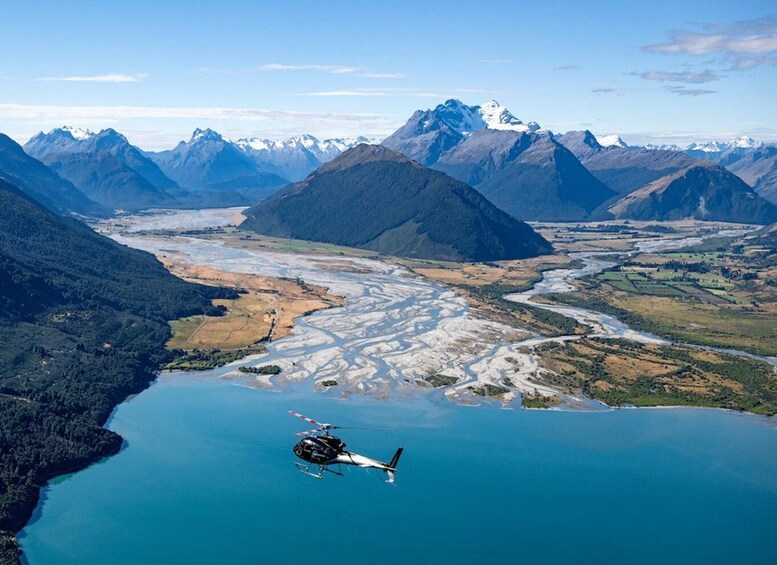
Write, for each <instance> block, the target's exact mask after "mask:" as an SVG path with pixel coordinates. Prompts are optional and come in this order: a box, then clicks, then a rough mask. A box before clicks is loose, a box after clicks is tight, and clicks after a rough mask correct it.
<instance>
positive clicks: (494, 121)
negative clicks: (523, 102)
mask: <svg viewBox="0 0 777 565" xmlns="http://www.w3.org/2000/svg"><path fill="white" fill-rule="evenodd" d="M435 119H439V120H442V121H444V122H445V123H446V124H448V126H450V127H451V128H453V129H454V130H456V131H457V132H458V133H460V134H461V135H463V136H464V137H467V136H469V135H470V134H471V133H472V132H474V131H477V130H479V129H482V128H488V129H494V130H511V131H520V132H532V133H533V132H536V131H539V130H540V126H539V124H537V123H536V122H529V123H528V124H525V123H523V122H522V121H521V120H519V119H518V118H516V117H515V116H514V115H513V114H512V113H510V111H509V110H508V109H507V108H505V107H504V106H502V105H501V104H499V102H497V101H496V100H489V101H488V102H485V103H484V104H481V105H480V106H467V105H466V104H464V103H463V102H462V101H461V100H456V99H454V98H452V99H450V100H446V101H445V103H443V104H440V105H438V106H437V107H436V108H435V109H434V110H433V111H431V112H430V113H429V116H428V118H427V120H426V122H425V123H424V124H423V127H424V129H426V128H428V127H431V126H432V123H433V122H434V120H435Z"/></svg>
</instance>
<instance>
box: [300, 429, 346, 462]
mask: <svg viewBox="0 0 777 565" xmlns="http://www.w3.org/2000/svg"><path fill="white" fill-rule="evenodd" d="M345 452H346V451H345V443H343V442H342V440H340V438H336V437H334V436H330V435H323V436H314V435H310V436H305V437H304V438H302V440H300V441H299V443H297V445H295V446H294V455H296V456H297V457H299V458H300V459H302V460H303V461H308V462H310V463H316V464H318V465H326V464H328V463H335V462H337V457H338V456H339V455H342V454H344V453H345Z"/></svg>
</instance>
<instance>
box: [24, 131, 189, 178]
mask: <svg viewBox="0 0 777 565" xmlns="http://www.w3.org/2000/svg"><path fill="white" fill-rule="evenodd" d="M24 150H25V151H26V152H27V153H28V154H30V155H32V156H33V157H36V158H38V159H44V158H46V157H47V156H48V155H57V154H63V153H95V152H97V151H106V152H108V153H110V154H111V155H113V156H114V157H116V158H117V159H119V160H120V161H121V162H122V163H124V164H125V165H126V166H127V167H129V168H130V169H132V170H133V171H135V172H136V173H138V174H139V175H140V176H142V177H143V178H144V179H146V181H148V182H149V183H151V184H152V185H154V186H155V187H157V188H161V189H163V190H176V189H178V188H179V187H178V185H177V184H176V183H175V182H174V181H173V180H171V179H169V178H168V177H167V176H165V174H164V173H163V172H162V170H161V169H160V168H159V167H158V166H157V164H156V163H154V162H153V161H152V160H151V159H149V158H148V157H146V156H145V155H144V154H143V152H142V151H141V150H139V149H138V148H137V147H134V146H133V145H131V144H130V142H129V141H127V138H126V137H124V136H123V135H122V134H120V133H119V132H117V131H116V130H114V129H112V128H107V129H104V130H102V131H100V132H99V133H93V132H91V131H89V130H78V129H74V128H68V127H64V128H58V129H54V130H51V131H50V132H49V133H43V132H41V133H39V134H37V135H35V136H34V137H33V138H32V139H30V140H29V141H28V142H27V143H26V144H25V146H24ZM51 160H52V159H51V158H50V159H49V161H51Z"/></svg>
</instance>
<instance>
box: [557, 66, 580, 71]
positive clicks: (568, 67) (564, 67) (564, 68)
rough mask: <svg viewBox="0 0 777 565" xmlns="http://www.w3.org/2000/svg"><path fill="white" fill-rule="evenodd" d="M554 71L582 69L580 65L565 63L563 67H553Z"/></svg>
mask: <svg viewBox="0 0 777 565" xmlns="http://www.w3.org/2000/svg"><path fill="white" fill-rule="evenodd" d="M553 70H554V71H579V70H581V67H580V65H564V66H563V67H556V68H555V69H553Z"/></svg>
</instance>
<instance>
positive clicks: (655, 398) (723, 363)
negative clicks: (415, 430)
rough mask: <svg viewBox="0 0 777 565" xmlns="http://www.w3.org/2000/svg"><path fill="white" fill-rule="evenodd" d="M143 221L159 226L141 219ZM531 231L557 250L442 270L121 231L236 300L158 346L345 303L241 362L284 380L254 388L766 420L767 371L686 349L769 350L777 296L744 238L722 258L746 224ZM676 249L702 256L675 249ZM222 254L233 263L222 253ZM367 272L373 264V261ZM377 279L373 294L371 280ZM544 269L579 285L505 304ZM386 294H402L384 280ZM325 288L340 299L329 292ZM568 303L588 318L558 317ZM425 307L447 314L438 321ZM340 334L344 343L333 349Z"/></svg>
mask: <svg viewBox="0 0 777 565" xmlns="http://www.w3.org/2000/svg"><path fill="white" fill-rule="evenodd" d="M151 226H153V228H155V229H157V230H158V229H159V228H160V224H159V222H158V221H157V220H156V219H154V223H153V224H151ZM151 226H149V227H151ZM141 227H142V225H141ZM162 227H163V226H162ZM535 228H536V229H538V230H539V231H541V233H543V235H544V236H545V237H546V238H547V239H549V240H550V241H552V242H553V244H554V246H555V247H556V249H557V250H559V251H560V252H559V253H557V254H556V255H553V256H549V257H539V258H535V259H529V260H523V261H506V262H499V263H478V264H457V263H445V262H436V261H417V260H416V261H414V260H407V259H396V258H385V257H377V256H375V255H374V254H372V253H369V252H365V251H361V250H353V249H349V248H341V247H336V246H331V245H324V244H317V243H311V242H301V241H292V240H280V239H275V238H265V237H257V236H252V234H245V233H243V232H240V231H238V230H235V229H234V228H229V227H226V228H217V229H213V228H210V229H202V227H197V226H188V228H187V229H185V230H183V231H181V230H178V231H176V230H174V229H165V230H163V231H162V232H160V231H153V232H143V230H142V229H140V230H138V229H137V228H136V229H133V231H135V232H137V235H139V236H140V237H138V238H137V239H136V238H135V237H133V238H129V239H135V240H136V242H139V241H140V240H145V241H146V245H147V244H148V243H147V242H148V241H149V240H148V238H150V237H153V238H154V239H155V240H156V243H154V244H153V246H152V247H151V248H149V250H152V251H155V252H156V253H157V255H158V256H160V258H162V259H163V260H164V261H165V262H166V263H167V264H168V265H169V266H170V267H171V268H172V270H173V272H176V274H181V275H182V276H184V277H185V278H189V279H191V280H197V281H199V282H208V280H210V282H211V284H215V283H216V282H221V283H224V282H227V283H228V284H230V285H233V286H241V287H244V288H247V289H249V290H250V292H251V294H250V295H249V296H242V297H241V298H240V299H238V300H237V301H234V303H233V304H231V306H232V311H233V312H232V315H230V314H228V315H227V317H225V319H222V320H219V319H213V320H210V321H206V322H205V323H203V322H202V321H201V320H185V321H181V322H179V323H177V324H176V336H175V337H174V340H173V342H171V344H170V345H171V346H173V347H182V346H186V347H188V348H191V347H219V346H221V347H225V346H226V345H227V344H230V343H231V346H233V347H246V346H250V345H251V343H249V342H252V340H253V342H252V343H254V344H255V343H256V341H257V340H258V339H257V338H259V339H261V338H262V337H263V336H267V335H268V332H269V328H270V327H271V326H272V321H271V320H272V315H271V312H272V310H273V307H272V306H270V302H263V300H265V299H266V298H268V296H269V298H270V299H271V300H272V299H275V300H278V299H279V297H283V296H285V297H287V298H288V300H287V301H286V304H287V305H286V306H285V307H284V308H285V310H284V309H283V308H281V310H282V311H285V313H286V317H285V318H283V316H281V317H279V318H277V322H276V324H277V328H279V329H280V331H282V329H283V328H285V329H286V332H288V331H289V329H290V327H291V324H290V323H287V321H289V320H291V319H293V318H294V316H296V315H299V314H302V313H305V312H307V311H310V310H315V309H317V308H318V307H325V306H328V305H333V304H336V303H337V302H336V299H334V297H333V296H331V295H327V294H326V293H325V291H324V290H323V288H317V287H316V285H319V286H321V287H329V288H330V289H332V288H334V290H330V292H333V293H335V294H342V295H343V296H345V300H346V304H349V305H350V306H348V307H346V308H345V309H344V314H345V315H341V314H335V315H332V316H328V317H324V318H321V317H320V316H313V317H309V318H305V323H304V324H303V327H301V328H300V331H299V332H296V333H295V334H294V335H293V336H292V337H290V338H287V339H291V341H289V342H288V343H287V340H283V341H282V342H281V345H280V346H279V347H278V348H277V350H275V351H271V352H270V353H269V354H262V353H264V351H263V350H262V351H248V352H249V353H260V355H259V356H258V358H257V359H256V360H255V361H252V363H253V364H254V365H256V364H266V363H270V362H271V363H274V364H277V365H279V366H280V367H281V368H282V369H283V372H282V374H281V375H278V376H268V375H261V376H258V377H257V383H259V384H261V385H262V386H271V387H275V386H282V384H283V383H285V382H292V381H296V380H299V379H303V378H308V377H312V378H313V380H314V382H315V383H316V385H315V386H316V389H317V390H321V391H327V392H328V393H329V394H337V395H341V396H348V395H350V394H353V393H358V394H369V395H373V396H378V397H383V396H387V395H391V394H397V393H399V394H407V393H411V394H412V393H414V392H423V391H424V390H433V389H439V390H440V391H441V392H443V394H444V395H445V397H447V398H449V399H451V400H455V401H458V402H464V403H482V402H484V401H493V402H496V403H504V404H509V403H512V402H513V401H517V400H516V399H518V398H522V400H523V405H524V407H533V408H549V407H559V406H560V407H563V408H575V407H576V408H595V407H596V405H595V404H591V403H590V402H586V401H585V398H586V397H589V398H593V399H597V400H600V401H602V402H604V403H606V404H608V405H611V406H612V405H615V406H624V405H637V406H655V405H698V406H715V407H724V408H732V409H744V410H748V411H754V412H758V413H764V414H772V413H774V412H775V411H777V377H775V373H774V368H773V367H772V366H770V365H769V363H768V362H767V361H768V360H765V359H764V360H762V359H756V358H753V357H747V356H742V355H738V354H732V353H731V352H725V351H707V352H700V351H699V350H698V349H697V348H696V346H720V347H724V348H726V347H733V348H735V349H742V350H744V351H749V352H751V353H753V354H754V355H758V354H760V355H771V354H772V350H771V349H770V347H773V345H774V343H777V341H776V340H775V339H774V336H772V333H770V332H773V331H774V330H773V328H774V327H777V316H776V315H775V303H777V301H775V299H774V294H773V292H772V291H773V287H771V286H770V285H769V284H768V281H769V280H772V275H773V266H770V263H769V261H768V260H767V259H766V258H765V257H763V256H762V252H763V249H761V248H759V247H758V246H757V245H756V243H754V242H751V243H750V244H748V243H745V244H744V246H745V247H744V248H741V247H737V248H735V249H732V248H731V247H730V245H731V244H732V242H734V241H736V242H739V241H745V242H747V241H750V240H748V239H744V240H742V235H743V234H744V233H747V232H746V231H744V230H746V229H750V228H748V227H747V226H736V225H731V224H717V223H703V222H660V223H659V222H647V223H646V222H641V223H638V222H634V223H625V224H624V223H618V222H604V223H595V224H538V225H535ZM727 230H728V231H730V230H739V231H735V232H731V237H730V238H727V239H720V238H712V237H710V236H712V235H715V234H719V233H721V232H723V233H724V234H725V233H728V231H727ZM182 236H183V237H185V238H189V240H190V241H203V244H205V242H208V245H211V248H209V251H208V252H207V253H201V252H194V253H190V254H189V255H188V256H187V251H186V248H185V246H181V245H180V241H181V240H180V239H179V238H181V237H182ZM160 237H162V238H163V239H162V240H160V239H159V238H160ZM128 242H129V241H128ZM680 242H681V243H680ZM214 244H215V245H217V246H224V247H225V248H227V249H232V250H233V251H230V252H228V253H226V255H229V256H230V259H229V260H221V259H220V260H215V261H214V260H213V257H212V246H213V245H214ZM688 245H695V246H702V247H700V248H698V249H695V250H694V249H691V250H690V251H689V250H688V249H685V248H684V249H682V250H678V249H674V247H678V246H682V247H687V246H688ZM718 248H720V249H718ZM705 249H706V251H705ZM743 249H745V251H746V252H745V253H744V254H743V253H742V250H743ZM238 250H239V251H240V253H244V254H245V255H240V258H239V259H237V258H235V257H232V254H233V253H237V252H238ZM759 253H761V254H759ZM597 255H601V257H602V260H594V262H596V263H597V264H596V268H595V269H593V270H592V269H591V259H584V258H585V257H594V258H595V257H596V256H597ZM198 257H199V258H198ZM289 257H297V258H296V259H289ZM743 257H744V259H743ZM258 258H261V260H260V261H259V260H258ZM375 259H380V262H379V263H376V261H375ZM603 260H606V261H605V262H603ZM252 262H259V263H262V264H261V265H259V266H257V265H256V264H250V263H252ZM274 262H277V264H273V263H274ZM381 263H382V264H384V265H387V267H385V268H381V267H379V266H377V265H380V264H381ZM600 263H601V264H600ZM605 263H606V264H605ZM392 265H396V266H398V267H401V270H405V269H408V270H410V271H412V272H414V273H415V274H416V275H419V276H421V277H422V278H423V279H426V280H429V281H433V282H434V283H437V284H442V285H444V286H445V287H448V288H450V289H451V290H453V291H454V292H455V293H456V295H458V296H459V297H460V298H459V299H452V298H449V297H446V296H445V295H440V294H439V293H438V291H435V290H434V289H433V288H427V287H426V286H422V287H419V289H417V293H418V296H417V297H412V298H411V297H408V296H407V290H406V289H402V290H399V288H393V287H392V284H393V282H394V281H391V280H390V279H391V277H393V276H394V275H393V274H392V273H397V275H399V273H400V272H401V271H396V270H395V269H396V267H392ZM381 270H382V271H383V272H382V273H381V275H380V276H379V278H380V281H379V282H377V281H376V280H373V279H375V277H376V271H381ZM292 273H294V276H295V277H296V276H297V275H299V277H300V278H299V279H297V280H295V281H292V280H286V281H284V283H283V284H284V288H282V289H280V288H276V287H273V285H274V284H278V283H277V282H272V281H278V279H277V278H272V277H268V276H267V275H273V276H275V277H277V275H279V274H282V275H283V276H285V277H287V279H288V277H289V275H291V274H292ZM327 273H329V275H327ZM546 273H550V274H551V275H552V277H551V278H553V277H554V276H558V275H559V274H561V275H562V279H563V280H565V281H567V280H569V281H573V280H574V279H577V277H578V276H582V277H583V278H581V279H580V280H574V282H572V286H569V288H564V289H563V290H562V291H561V292H551V291H552V290H553V289H547V291H546V292H543V293H542V294H541V295H539V296H532V297H531V298H530V299H527V300H520V301H516V300H513V299H511V296H510V295H511V294H512V295H513V296H516V294H515V293H522V292H525V291H527V290H528V289H531V288H533V287H535V285H537V283H538V282H540V281H542V284H544V283H545V281H544V280H543V276H544V275H545V274H546ZM747 273H754V275H753V274H749V275H748V274H747ZM569 274H572V276H570V277H568V278H565V277H566V276H567V275H569ZM386 275H389V276H388V277H386ZM584 275H587V276H584ZM303 281H304V282H303ZM387 281H390V282H387ZM397 281H398V282H400V283H401V284H405V282H406V281H404V280H402V279H401V276H400V279H397ZM376 284H377V285H378V286H374V285H376ZM542 284H540V286H542ZM564 284H565V285H566V284H568V283H566V282H565V283H564ZM338 285H345V287H347V289H348V290H347V291H345V292H341V291H337V289H336V287H337V286H338ZM353 285H357V286H358V288H355V287H353ZM400 286H401V285H400ZM378 287H380V289H381V290H380V291H379V292H378V293H377V294H376V293H375V290H376V289H377V288H378ZM389 288H391V290H389ZM370 289H372V290H370ZM421 289H423V290H421ZM569 291H572V292H569ZM267 292H269V293H270V294H269V295H268V294H267ZM354 292H355V293H356V294H354ZM424 292H429V293H430V294H429V297H430V298H431V299H432V300H431V301H429V302H428V303H427V302H424V301H423V294H424ZM363 293H366V294H363ZM392 294H395V296H393V297H391V298H389V295H392ZM378 295H381V296H383V295H385V296H386V302H385V304H384V303H382V302H381V303H380V305H376V306H374V307H373V308H372V309H370V308H369V307H366V308H365V307H364V306H365V305H366V302H370V301H374V300H375V299H376V297H377V296H378ZM400 295H401V296H400ZM262 296H264V298H262ZM281 299H282V298H281ZM461 299H463V300H464V301H466V303H467V304H468V305H469V307H470V308H469V311H466V310H461V306H460V305H459V303H458V302H457V300H461ZM419 300H420V303H423V304H424V306H423V307H419V305H420V303H419ZM363 303H364V304H363ZM548 304H554V305H556V306H552V307H549V306H548ZM567 304H568V305H572V306H573V308H568V307H567V306H565V305H567ZM225 305H227V304H225ZM574 307H577V309H576V308H574ZM580 307H583V308H584V312H588V315H587V316H582V317H580V316H576V315H575V312H576V311H577V310H579V309H580ZM398 308H399V310H398ZM441 308H442V309H443V310H442V312H445V311H446V310H448V309H453V310H455V314H451V313H448V314H444V315H443V317H442V318H441V317H439V316H440V314H439V313H440V312H441V310H440V309H441ZM349 309H353V310H354V311H352V312H349ZM246 312H253V313H254V315H253V316H250V315H249V316H246ZM354 312H355V313H354ZM368 312H372V313H371V314H370V313H368ZM570 312H571V313H570ZM669 314H675V316H672V315H669ZM451 316H452V317H451ZM246 317H248V321H247V320H246ZM252 317H253V320H251V318H252ZM576 318H577V319H576ZM335 319H336V320H337V321H336V322H334V321H333V320H335ZM592 320H593V321H592ZM721 320H723V321H722V322H721ZM322 322H323V325H322ZM623 322H625V323H627V324H629V326H631V328H629V327H628V326H625V325H624V324H623ZM359 324H364V325H363V326H362V325H359ZM462 324H464V325H462ZM592 324H593V325H592ZM673 324H674V325H673ZM279 329H276V330H275V331H276V332H277V331H279ZM321 332H323V333H321ZM319 334H320V335H319ZM351 334H353V339H354V340H355V341H350V339H351V338H350V337H347V338H344V336H346V335H347V336H351ZM280 335H283V334H277V333H276V334H275V337H280ZM317 335H319V337H316V336H317ZM324 335H327V336H330V337H327V338H326V339H325V341H327V342H328V343H330V345H329V346H327V347H324V348H323V349H322V347H321V343H322V342H321V339H322V337H323V336H324ZM241 336H242V337H243V338H245V339H244V340H243V342H240V338H241ZM613 338H617V339H613ZM343 340H344V341H343ZM672 341H677V342H678V343H677V344H673V343H672ZM412 343H417V345H412ZM683 344H686V345H683ZM252 359H254V358H252ZM229 360H232V359H229ZM249 365H250V364H249ZM180 368H186V367H180ZM205 368H207V367H205ZM626 369H628V370H626Z"/></svg>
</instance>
